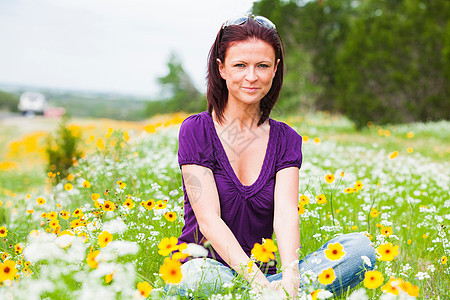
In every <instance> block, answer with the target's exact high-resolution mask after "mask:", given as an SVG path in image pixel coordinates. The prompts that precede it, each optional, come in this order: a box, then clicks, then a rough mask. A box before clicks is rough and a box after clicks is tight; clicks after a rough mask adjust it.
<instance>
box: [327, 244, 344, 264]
mask: <svg viewBox="0 0 450 300" xmlns="http://www.w3.org/2000/svg"><path fill="white" fill-rule="evenodd" d="M344 255H345V251H344V247H343V246H342V245H341V244H340V243H334V244H331V243H330V244H328V247H327V249H326V250H325V257H326V258H327V259H329V260H339V259H341V258H342V256H344Z"/></svg>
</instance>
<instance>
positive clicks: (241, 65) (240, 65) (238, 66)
mask: <svg viewBox="0 0 450 300" xmlns="http://www.w3.org/2000/svg"><path fill="white" fill-rule="evenodd" d="M234 66H235V67H237V68H244V67H245V65H244V64H235V65H234Z"/></svg>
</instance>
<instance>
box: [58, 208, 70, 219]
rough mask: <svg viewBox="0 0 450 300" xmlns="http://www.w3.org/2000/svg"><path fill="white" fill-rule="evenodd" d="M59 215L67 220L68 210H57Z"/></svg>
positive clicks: (68, 216)
mask: <svg viewBox="0 0 450 300" xmlns="http://www.w3.org/2000/svg"><path fill="white" fill-rule="evenodd" d="M59 215H60V217H61V218H63V219H64V220H68V219H69V218H70V212H68V211H67V210H62V211H60V212H59Z"/></svg>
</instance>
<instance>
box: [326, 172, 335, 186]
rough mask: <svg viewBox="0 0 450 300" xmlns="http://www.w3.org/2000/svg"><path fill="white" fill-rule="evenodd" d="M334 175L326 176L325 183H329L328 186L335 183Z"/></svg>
mask: <svg viewBox="0 0 450 300" xmlns="http://www.w3.org/2000/svg"><path fill="white" fill-rule="evenodd" d="M334 179H335V178H334V174H327V175H326V176H325V181H326V182H327V183H328V184H331V183H333V181H334Z"/></svg>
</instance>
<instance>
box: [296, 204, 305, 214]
mask: <svg viewBox="0 0 450 300" xmlns="http://www.w3.org/2000/svg"><path fill="white" fill-rule="evenodd" d="M305 210H306V209H305V206H303V204H301V203H299V204H298V214H299V215H303V214H304V213H305Z"/></svg>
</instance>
